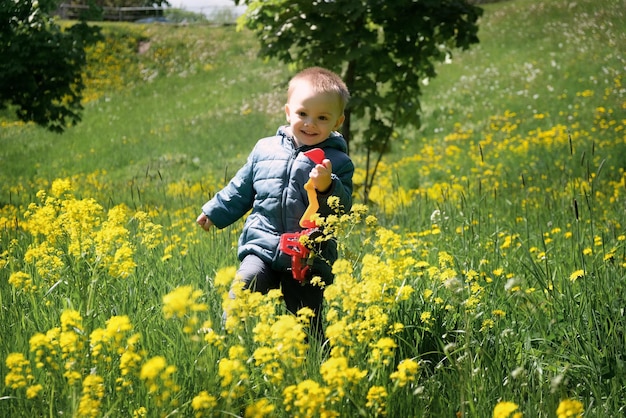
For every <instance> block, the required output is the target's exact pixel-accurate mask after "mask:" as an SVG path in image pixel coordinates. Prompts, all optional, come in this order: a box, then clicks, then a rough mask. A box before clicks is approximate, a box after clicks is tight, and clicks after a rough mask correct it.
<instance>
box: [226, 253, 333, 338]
mask: <svg viewBox="0 0 626 418" xmlns="http://www.w3.org/2000/svg"><path fill="white" fill-rule="evenodd" d="M237 276H238V280H241V281H243V282H244V289H250V290H252V291H255V292H261V293H262V294H266V293H267V292H269V291H270V290H271V289H278V288H281V290H282V293H283V298H284V299H285V305H286V306H287V310H289V312H291V313H293V314H295V313H297V312H298V311H299V310H300V309H301V308H304V307H307V308H310V309H311V310H313V312H314V313H315V316H314V317H313V318H311V324H310V326H311V328H310V329H311V331H310V333H311V335H312V336H313V337H314V338H316V339H318V340H319V342H320V343H323V342H324V327H323V324H322V318H321V316H322V306H323V301H324V290H323V289H322V288H320V287H319V286H313V285H311V284H309V283H300V282H298V281H297V280H295V279H294V278H293V276H292V275H291V272H290V271H285V272H281V271H276V270H273V269H272V268H271V266H270V265H268V264H266V263H265V262H263V260H261V259H260V258H259V257H257V256H256V255H252V254H250V255H247V256H246V257H245V258H244V259H243V260H242V261H241V264H240V266H239V270H238V271H237ZM230 295H231V297H234V294H233V292H232V291H231V293H230Z"/></svg>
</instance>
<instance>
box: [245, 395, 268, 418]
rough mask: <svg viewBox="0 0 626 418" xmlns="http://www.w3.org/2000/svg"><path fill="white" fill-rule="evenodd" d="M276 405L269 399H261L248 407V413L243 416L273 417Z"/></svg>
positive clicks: (255, 417) (246, 417) (253, 417)
mask: <svg viewBox="0 0 626 418" xmlns="http://www.w3.org/2000/svg"><path fill="white" fill-rule="evenodd" d="M274 409H275V408H274V405H272V404H271V403H270V401H268V400H267V399H259V400H258V401H256V402H255V403H253V404H252V405H248V406H247V407H246V411H245V413H244V414H243V416H244V417H245V418H264V417H269V416H272V412H274Z"/></svg>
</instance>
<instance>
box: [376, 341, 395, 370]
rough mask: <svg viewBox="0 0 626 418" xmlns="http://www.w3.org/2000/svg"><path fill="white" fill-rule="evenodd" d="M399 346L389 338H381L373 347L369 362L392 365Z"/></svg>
mask: <svg viewBox="0 0 626 418" xmlns="http://www.w3.org/2000/svg"><path fill="white" fill-rule="evenodd" d="M397 346H398V345H397V344H396V342H395V341H394V340H393V339H391V338H389V337H384V338H381V339H380V340H378V341H377V342H376V344H373V345H372V352H371V354H370V356H371V357H370V360H369V362H370V363H374V364H376V363H378V362H381V361H382V363H383V364H385V365H388V364H389V363H391V360H392V357H393V353H394V349H395V348H396V347H397Z"/></svg>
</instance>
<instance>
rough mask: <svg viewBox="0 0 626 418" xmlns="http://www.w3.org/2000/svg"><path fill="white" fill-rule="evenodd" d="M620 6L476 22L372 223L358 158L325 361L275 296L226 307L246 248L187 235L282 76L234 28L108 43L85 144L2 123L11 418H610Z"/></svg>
mask: <svg viewBox="0 0 626 418" xmlns="http://www.w3.org/2000/svg"><path fill="white" fill-rule="evenodd" d="M624 6H625V4H624V2H623V1H621V0H619V1H615V0H580V1H577V2H571V1H563V0H549V1H548V0H545V1H531V0H511V1H506V2H500V3H495V4H489V5H485V6H484V7H485V14H484V16H483V17H482V19H481V21H480V28H481V29H480V33H479V36H480V39H481V43H480V44H479V45H476V46H475V47H473V48H472V49H471V50H468V51H464V52H459V51H454V53H453V55H452V56H451V59H450V62H449V63H442V64H441V65H440V66H439V67H438V73H439V75H438V77H437V78H435V79H431V80H424V84H425V85H424V89H423V90H424V95H423V97H422V98H421V103H422V111H423V116H422V121H423V124H422V126H421V128H420V129H413V128H404V129H400V130H398V131H397V132H396V133H395V142H394V144H393V147H392V149H391V150H390V152H389V153H388V154H387V155H385V157H384V159H383V164H382V166H381V168H380V169H379V173H378V177H377V182H376V185H375V187H374V189H373V190H372V191H371V194H370V198H371V202H368V204H367V205H365V204H363V203H362V202H361V201H360V200H359V199H360V193H361V189H360V188H359V187H358V185H359V184H360V183H361V182H362V181H363V178H364V172H363V166H364V161H363V155H362V154H361V150H359V149H358V147H356V149H355V151H354V153H353V155H352V157H353V159H354V160H355V163H356V166H357V172H356V173H355V182H356V184H357V188H356V193H355V201H356V202H357V203H356V204H355V206H354V207H353V209H352V210H351V211H350V212H349V213H346V214H342V213H337V215H336V216H331V217H329V218H327V219H325V220H323V222H325V224H326V225H327V226H328V227H329V228H330V229H331V230H332V233H333V236H334V237H336V238H337V239H338V242H339V243H340V259H339V260H338V262H337V263H336V264H335V266H334V271H335V274H336V278H335V283H334V284H332V285H330V286H328V287H327V288H326V290H325V296H326V301H327V304H326V311H325V321H326V334H327V337H328V342H327V344H326V345H325V346H324V347H319V346H318V345H316V344H309V342H308V339H307V327H306V324H308V317H307V315H308V313H307V312H306V311H301V312H300V313H299V315H297V316H294V315H291V314H288V313H287V312H286V310H285V308H284V307H283V305H282V303H281V300H280V293H279V292H270V294H268V295H266V296H260V295H259V294H255V293H248V292H243V291H239V292H238V293H239V294H238V298H237V299H236V301H237V302H236V303H234V302H233V301H232V300H230V299H229V298H228V297H227V291H228V289H229V287H230V283H231V281H232V280H233V278H234V275H235V270H236V267H237V259H236V245H237V238H238V235H239V233H240V231H241V227H242V223H237V224H235V225H233V226H231V227H228V228H225V229H223V230H212V231H211V232H209V233H206V232H204V231H202V230H201V229H200V228H199V227H197V226H196V225H195V223H194V221H195V218H196V216H197V215H198V213H199V210H200V207H201V205H202V204H203V203H204V202H205V201H206V200H207V199H208V198H209V197H210V196H211V195H212V194H213V193H215V192H216V191H217V190H219V188H220V187H221V186H223V185H224V184H225V183H226V182H227V181H228V180H229V179H230V177H231V176H232V175H233V174H234V172H235V171H236V170H237V168H238V167H239V166H240V165H241V164H242V163H243V162H244V161H245V158H246V156H247V153H248V152H249V150H250V149H251V146H252V144H253V143H254V141H255V140H256V139H258V138H260V137H262V136H267V135H271V134H273V133H274V132H275V130H276V128H277V126H278V125H279V124H282V123H283V121H284V115H283V114H282V106H283V102H284V96H285V87H286V81H287V80H288V77H289V75H290V70H289V68H288V67H287V66H285V65H283V64H280V63H277V62H274V61H266V60H262V59H260V58H258V57H257V55H256V54H257V51H258V46H257V43H256V40H255V39H254V38H253V36H252V35H251V34H250V33H248V32H245V31H244V32H236V31H235V28H234V27H232V26H212V25H188V26H178V25H136V24H106V25H104V33H105V34H106V41H104V42H102V43H100V44H98V45H96V46H94V47H93V48H92V49H91V50H90V51H89V57H90V58H89V62H90V65H89V67H88V69H87V71H86V72H85V79H86V81H87V91H86V95H85V112H84V115H83V121H82V122H81V123H80V124H79V125H77V126H75V127H72V128H71V129H69V130H68V131H67V132H65V133H64V134H62V135H58V134H53V133H49V132H46V131H44V130H43V129H41V128H38V127H36V126H33V125H30V124H24V123H21V122H19V121H16V120H14V119H13V118H12V116H11V115H10V113H8V112H5V113H2V114H0V144H1V146H0V323H1V324H2V326H3V331H2V337H1V339H0V416H11V417H33V416H37V417H58V416H72V417H105V416H109V417H167V416H185V417H186V416H189V417H213V416H230V417H233V416H237V417H239V416H241V417H355V416H364V417H382V416H389V417H489V416H493V417H494V418H504V417H516V418H519V417H521V416H525V417H558V418H565V417H578V416H584V417H603V418H604V417H620V416H623V415H624V413H625V412H626V402H625V401H624V399H626V357H625V355H624V353H626V334H625V330H626V312H625V311H624V308H625V307H626V288H625V286H626V132H625V129H626V87H625V86H624V83H625V80H624V74H625V73H626V56H625V55H624V53H625V51H626V33H625V32H624V31H623V22H625V21H626V16H625V15H626V8H625V7H624ZM139 45H142V48H141V53H139V52H138V51H139ZM357 145H358V144H357ZM353 149H354V148H353ZM224 310H228V312H229V315H228V317H227V319H226V321H224V320H223V316H222V313H223V311H224Z"/></svg>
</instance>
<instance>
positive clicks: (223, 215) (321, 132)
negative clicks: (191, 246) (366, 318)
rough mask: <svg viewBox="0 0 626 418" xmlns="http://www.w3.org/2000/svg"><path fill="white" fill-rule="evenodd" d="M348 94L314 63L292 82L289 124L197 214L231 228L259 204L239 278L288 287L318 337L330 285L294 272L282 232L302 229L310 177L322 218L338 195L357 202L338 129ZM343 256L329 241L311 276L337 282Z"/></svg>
mask: <svg viewBox="0 0 626 418" xmlns="http://www.w3.org/2000/svg"><path fill="white" fill-rule="evenodd" d="M349 97H350V94H349V92H348V89H347V88H346V85H345V84H344V82H343V81H342V80H341V78H340V77H339V76H338V75H337V74H335V73H333V72H331V71H329V70H326V69H323V68H320V67H312V68H308V69H305V70H304V71H302V72H300V73H298V74H296V75H295V76H294V77H293V78H292V79H291V80H290V82H289V88H288V91H287V104H286V105H285V115H286V117H287V122H288V124H289V125H287V126H282V127H280V128H279V129H278V132H277V134H276V135H275V136H272V137H268V138H264V139H261V140H259V141H258V142H257V144H256V146H255V147H254V149H253V150H252V152H251V153H250V155H249V156H248V160H247V162H246V164H245V165H244V166H243V167H242V168H241V169H240V170H239V171H238V172H237V174H236V175H235V177H234V178H233V179H232V180H231V181H230V183H229V184H228V185H227V186H226V187H224V188H223V189H222V190H221V191H219V192H218V193H217V194H216V195H215V196H214V197H213V198H212V199H211V200H209V201H208V202H207V203H206V204H205V205H204V206H203V207H202V213H201V214H200V215H199V216H198V218H197V220H196V222H197V223H198V224H199V225H200V226H201V227H202V228H203V229H205V230H207V231H208V230H209V229H210V228H211V226H213V225H215V226H216V227H218V228H224V227H226V226H228V225H230V224H232V223H233V222H235V221H236V220H238V219H239V218H241V217H242V216H244V215H245V214H246V213H247V212H248V211H249V210H250V209H252V212H251V213H250V215H249V216H248V217H247V219H246V222H245V225H244V227H243V231H242V234H241V236H240V238H239V249H238V257H239V260H240V261H241V264H240V266H239V270H238V272H237V279H236V280H241V281H243V282H244V289H250V290H253V291H258V292H262V293H267V292H268V291H269V290H270V289H277V288H279V287H281V290H282V293H283V297H284V300H285V304H286V306H287V309H288V310H289V311H290V312H292V313H296V312H297V311H298V310H299V309H300V308H302V307H308V308H311V309H312V310H313V312H314V313H315V317H314V318H313V319H312V322H311V327H312V328H311V333H312V334H313V335H315V336H317V338H323V328H322V321H321V318H320V315H321V312H322V302H323V288H322V287H321V286H319V285H312V284H311V283H310V282H309V281H308V280H305V281H303V282H302V283H301V282H299V281H297V280H295V279H294V278H293V276H292V272H291V257H290V256H289V255H288V254H285V253H284V252H282V251H281V250H280V237H281V235H282V234H284V233H292V232H299V231H301V230H302V228H301V227H300V224H299V222H300V218H301V217H302V215H303V214H304V212H305V209H306V208H307V206H308V204H309V201H308V198H307V193H306V191H305V189H304V185H305V183H306V182H307V181H308V180H309V179H310V180H311V182H312V184H313V186H314V187H315V192H316V195H317V200H318V202H319V209H318V213H319V215H320V216H321V217H325V216H327V215H329V214H331V213H333V211H332V210H331V209H330V208H329V207H328V203H327V201H328V198H329V197H331V196H335V197H337V198H338V199H339V205H340V207H342V208H343V209H344V210H346V211H348V210H350V207H351V206H352V176H353V174H354V165H353V163H352V161H351V160H350V158H349V157H348V155H347V154H346V150H347V146H346V142H345V140H344V139H343V137H342V136H341V134H339V133H338V132H335V130H336V129H337V128H339V126H341V124H342V123H343V121H344V117H345V116H344V109H345V106H346V103H347V101H348V99H349ZM313 148H321V149H322V150H323V151H324V153H325V158H324V160H323V161H322V163H321V164H316V163H314V162H313V161H311V159H309V158H308V157H307V156H305V155H304V154H303V153H304V152H306V151H308V150H311V149H313ZM336 259H337V244H336V243H335V242H334V241H332V240H330V241H327V242H325V243H323V245H322V248H321V251H320V254H319V256H318V257H316V258H315V260H314V262H313V265H312V266H311V272H310V276H319V277H320V278H321V279H322V281H323V282H324V283H325V284H331V283H332V281H333V275H332V272H331V267H332V263H333V262H334V261H335V260H336ZM309 278H310V277H309Z"/></svg>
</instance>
